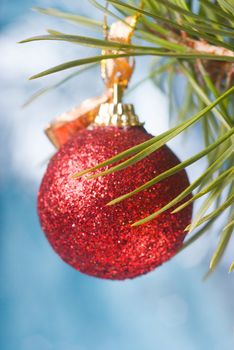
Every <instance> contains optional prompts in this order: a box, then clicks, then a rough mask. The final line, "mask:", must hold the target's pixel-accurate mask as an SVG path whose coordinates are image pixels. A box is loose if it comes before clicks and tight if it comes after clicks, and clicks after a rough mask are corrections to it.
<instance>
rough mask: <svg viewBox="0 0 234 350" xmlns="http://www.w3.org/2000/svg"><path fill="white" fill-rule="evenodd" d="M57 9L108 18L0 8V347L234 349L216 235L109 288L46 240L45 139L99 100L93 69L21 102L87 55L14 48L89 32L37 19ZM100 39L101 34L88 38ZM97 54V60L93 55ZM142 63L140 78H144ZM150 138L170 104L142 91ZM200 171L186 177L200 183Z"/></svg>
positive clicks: (79, 4) (79, 7)
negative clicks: (52, 70) (42, 196)
mask: <svg viewBox="0 0 234 350" xmlns="http://www.w3.org/2000/svg"><path fill="white" fill-rule="evenodd" d="M35 5H37V6H42V7H43V6H45V7H50V6H57V7H58V8H61V9H68V10H75V11H76V12H77V13H78V14H88V15H90V16H93V17H95V18H101V14H100V13H99V12H98V10H97V9H94V8H93V7H92V6H91V5H90V4H89V2H88V1H86V0H83V1H74V0H69V1H67V0H66V1H65V0H63V1H62V0H61V1H58V0H57V1H45V0H38V1H32V0H11V1H9V0H1V39H0V45H1V72H0V74H1V95H0V99H1V107H0V111H1V118H0V147H1V152H0V162H1V167H0V174H1V175H0V176H1V177H0V190H1V192H0V193H1V197H0V207H1V211H0V230H1V265H0V266H1V286H0V302H1V305H0V315H1V321H0V322H1V343H0V348H1V349H3V350H18V349H19V350H94V349H95V350H99V349H100V350H119V349H123V350H142V349H144V350H155V349H160V350H169V349H173V350H210V349H212V350H231V349H233V348H234V298H233V295H234V282H233V275H228V274H227V267H228V266H229V264H230V262H231V261H232V258H233V255H232V254H231V253H233V244H232V246H230V247H229V250H228V251H227V253H226V255H225V257H224V259H223V261H222V263H221V265H220V266H219V268H218V270H217V272H216V273H215V274H214V275H213V276H212V277H211V278H210V279H209V280H208V281H206V282H203V281H202V277H203V275H204V273H205V272H206V271H207V267H208V263H209V258H210V256H211V254H212V249H213V248H214V246H215V244H216V243H217V239H218V236H217V234H218V230H219V227H216V231H215V230H214V229H212V230H210V232H207V234H206V235H205V237H204V238H202V239H201V240H200V241H198V242H197V243H196V244H194V245H193V246H192V247H191V248H189V249H187V250H186V251H184V252H183V253H181V254H179V255H178V256H176V257H175V258H174V259H173V260H171V261H170V262H168V263H167V264H165V265H164V266H162V267H160V268H158V269H157V270H155V271H154V272H152V273H150V274H148V275H146V276H144V277H140V278H137V279H135V280H132V281H125V282H111V281H103V280H98V279H95V278H92V277H88V276H85V275H82V274H80V273H78V272H77V271H75V270H73V269H72V268H71V267H69V266H68V265H66V264H65V263H64V262H62V261H61V260H60V259H59V257H58V256H57V255H55V253H54V252H53V251H52V249H51V247H50V246H49V244H48V243H47V241H46V239H45V237H44V235H43V233H42V231H41V229H40V226H39V223H38V218H37V213H36V195H37V189H38V186H39V183H40V180H41V177H42V175H43V172H44V171H45V167H46V161H47V160H48V158H49V157H50V156H51V154H53V152H54V149H53V147H52V146H51V145H50V143H49V141H48V140H47V139H46V137H45V136H44V134H43V131H42V130H43V128H44V126H45V125H46V124H47V123H48V122H49V121H50V120H51V119H53V118H54V117H55V116H56V115H58V114H60V113H61V112H64V111H65V110H68V109H70V108H72V107H73V106H74V105H76V104H79V103H80V102H81V101H82V100H84V99H85V98H88V97H90V96H95V95H98V94H100V93H101V92H102V82H101V79H100V75H99V71H98V69H96V70H95V69H94V70H92V71H90V72H88V73H85V74H84V75H81V76H80V77H79V78H78V79H74V80H72V81H71V82H69V83H68V84H67V85H66V86H63V87H61V88H59V89H58V90H56V91H54V92H52V93H49V94H48V95H45V96H44V97H42V98H41V99H40V100H38V101H36V102H35V103H34V104H32V105H30V106H29V107H27V108H25V109H22V108H21V106H22V104H23V103H24V102H25V100H26V99H27V98H28V97H29V96H30V94H32V92H34V91H35V90H37V89H38V88H40V87H43V86H45V85H46V84H48V83H49V82H50V83H54V82H55V81H57V80H58V79H60V78H61V77H62V76H63V74H60V76H51V77H49V78H43V79H42V80H41V81H35V82H28V81H27V77H28V76H29V75H32V74H33V73H36V72H39V71H40V70H43V69H46V68H48V67H50V66H52V65H56V64H59V63H61V62H63V61H65V60H71V59H75V58H77V57H86V56H88V55H90V54H91V51H90V50H89V49H87V48H81V47H79V46H76V45H71V44H70V45H68V44H64V43H54V42H53V43H46V42H43V43H31V44H27V45H18V44H16V42H17V41H19V40H21V39H23V38H26V37H29V36H32V35H36V34H41V33H42V32H43V30H44V29H45V28H46V29H47V28H53V29H59V30H64V31H66V32H69V31H70V32H71V30H72V32H73V33H74V32H75V33H77V34H81V35H82V34H84V33H85V34H87V33H88V31H87V30H86V29H85V30H84V29H83V28H82V27H78V26H77V27H75V26H73V25H70V24H66V23H64V22H62V21H61V22H59V21H57V20H55V19H52V18H48V17H46V16H42V15H39V14H36V13H35V12H32V11H31V10H30V8H31V7H32V6H35ZM91 34H92V35H94V33H91ZM92 52H93V51H92ZM146 62H147V60H146V59H145V60H138V64H137V70H136V74H135V77H134V80H135V81H137V80H139V78H140V77H141V76H142V75H143V74H145V73H146V72H147V64H146ZM129 100H131V101H132V102H134V103H135V106H136V109H137V112H138V114H139V115H141V117H142V120H144V121H146V128H147V129H148V130H149V131H150V132H151V133H155V134H156V133H160V132H162V131H164V130H166V129H167V128H168V114H169V112H168V101H167V98H166V96H165V95H163V94H162V92H160V91H159V90H158V89H156V88H155V87H154V86H153V85H152V83H150V82H147V83H145V84H144V86H142V87H140V88H139V89H138V90H136V91H135V92H134V93H132V95H130V96H129ZM170 146H171V147H172V148H173V149H174V150H175V151H176V153H177V154H178V155H179V157H180V158H182V159H185V158H186V157H187V156H188V155H191V154H193V152H194V150H195V148H197V149H199V148H201V147H202V143H201V140H200V132H199V130H194V134H193V135H190V137H188V136H187V138H184V139H180V138H178V139H176V140H173V142H172V143H171V144H170ZM203 166H204V164H203V163H200V165H199V167H198V166H196V167H193V168H191V169H189V174H190V179H193V178H194V177H195V176H196V175H197V174H198V173H199V171H200V170H201V168H202V167H203Z"/></svg>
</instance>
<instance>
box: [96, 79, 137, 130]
mask: <svg viewBox="0 0 234 350" xmlns="http://www.w3.org/2000/svg"><path fill="white" fill-rule="evenodd" d="M121 100H122V88H121V86H120V85H118V84H114V87H113V102H112V103H103V104H101V106H100V109H99V112H98V115H97V116H96V118H95V120H94V124H93V125H95V126H117V127H124V126H142V125H143V124H144V123H140V121H139V118H138V116H137V115H136V113H135V110H134V107H133V105H132V104H123V103H122V102H121Z"/></svg>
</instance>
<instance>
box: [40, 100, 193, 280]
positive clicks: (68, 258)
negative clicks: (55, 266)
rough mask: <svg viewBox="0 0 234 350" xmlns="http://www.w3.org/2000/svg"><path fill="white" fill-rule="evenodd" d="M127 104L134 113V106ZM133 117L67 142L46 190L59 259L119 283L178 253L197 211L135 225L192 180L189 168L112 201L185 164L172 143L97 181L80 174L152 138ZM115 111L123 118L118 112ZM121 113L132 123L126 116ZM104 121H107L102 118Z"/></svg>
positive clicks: (44, 210)
mask: <svg viewBox="0 0 234 350" xmlns="http://www.w3.org/2000/svg"><path fill="white" fill-rule="evenodd" d="M121 106H122V107H124V106H127V107H126V108H128V111H130V110H131V108H130V107H129V105H121ZM110 107H111V109H112V112H113V104H108V105H107V106H106V107H105V106H104V107H103V106H102V107H101V110H102V109H103V108H104V109H105V110H106V108H108V109H109V111H110ZM115 107H116V105H114V109H115ZM116 108H117V107H116ZM118 108H119V107H118ZM129 108H130V109H129ZM123 109H125V108H123ZM131 112H132V111H131ZM130 114H131V116H130V119H131V121H130V119H128V121H127V124H130V126H123V125H121V126H94V127H93V128H92V129H84V130H82V131H80V132H78V133H77V134H76V135H75V136H74V137H73V138H72V139H71V140H70V141H68V142H67V143H66V144H65V145H64V146H62V147H61V148H60V150H59V151H58V152H57V153H56V154H55V156H54V157H53V158H52V159H51V161H50V163H49V166H48V169H47V171H46V174H45V176H44V178H43V181H42V184H41V187H40V190H39V195H38V213H39V217H40V222H41V226H42V228H43V230H44V232H45V234H46V237H47V238H48V240H49V242H50V244H51V245H52V247H53V249H54V250H55V251H56V252H57V253H58V254H59V256H60V257H61V258H62V259H63V260H64V261H65V262H66V263H68V264H69V265H71V266H73V267H74V268H75V269H77V270H79V271H80V272H83V273H86V274H88V275H92V276H96V277H100V278H106V279H113V280H123V279H126V278H134V277H136V276H140V275H142V274H145V273H147V272H149V271H151V270H153V269H155V268H156V267H157V266H159V265H161V264H162V263H163V262H165V261H167V260H168V259H170V258H171V257H172V256H173V255H175V253H176V252H177V251H178V249H179V248H180V247H181V245H182V243H183V240H184V237H185V231H184V229H185V227H186V226H187V225H188V224H189V223H190V222H191V215H192V207H191V206H187V207H186V208H185V209H183V210H182V211H179V212H178V213H176V214H172V213H171V209H170V210H168V211H166V212H164V213H162V214H160V215H159V216H157V217H156V218H155V219H153V220H151V221H149V222H148V223H146V224H143V225H141V226H136V227H132V226H131V224H133V223H134V222H136V221H138V220H140V219H143V218H145V217H146V216H148V215H149V214H151V213H153V212H155V211H157V210H158V209H160V208H162V207H163V206H164V205H166V204H167V203H168V202H169V201H171V200H172V199H173V198H175V197H176V196H177V195H178V194H179V193H181V192H182V191H183V190H184V189H185V188H186V187H187V186H188V185H189V182H188V178H187V175H186V172H185V171H181V172H179V173H177V174H175V175H173V176H171V177H168V178H167V179H165V180H163V181H161V182H159V183H157V184H156V185H154V186H152V187H150V188H148V189H147V190H144V191H142V192H139V193H137V194H135V195H134V196H132V197H130V198H128V199H125V200H123V201H122V202H119V203H118V204H115V205H112V206H107V203H109V202H110V201H111V200H113V199H115V198H117V197H119V196H121V195H123V194H126V193H128V192H130V191H133V190H134V189H136V188H137V187H139V186H141V185H142V184H143V183H145V182H147V181H149V180H150V179H152V178H153V177H155V176H157V175H158V174H160V173H162V172H164V171H165V170H167V169H169V168H171V167H173V166H175V165H177V164H179V160H178V158H177V157H176V156H175V154H174V153H173V152H172V151H171V150H170V149H169V148H168V147H167V146H163V147H161V148H160V149H158V150H157V151H156V152H154V153H151V154H150V155H149V156H148V157H146V158H144V159H143V160H141V161H139V162H137V163H135V164H134V165H132V166H129V167H128V168H125V169H123V170H121V171H119V172H115V173H111V174H108V175H106V176H103V177H97V178H93V179H87V176H86V175H84V176H82V177H80V178H77V179H74V178H72V175H74V174H75V173H77V172H80V171H82V170H85V169H87V168H90V167H94V166H95V165H97V164H99V163H100V162H103V161H105V160H106V159H108V158H110V157H112V156H114V155H116V154H118V153H119V152H122V151H124V150H126V149H128V148H130V147H133V146H135V145H137V144H139V143H142V142H144V141H147V140H149V139H150V138H152V136H151V135H149V134H148V133H147V132H146V131H145V129H144V128H143V127H141V126H131V125H132V124H133V125H134V124H137V123H134V122H132V120H133V118H132V117H133V115H132V114H133V113H130ZM130 114H129V115H130ZM104 115H105V117H106V114H105V113H104ZM109 116H110V115H109ZM111 116H112V117H113V116H114V120H115V123H116V114H114V113H111ZM123 116H124V118H123ZM121 118H122V121H123V120H124V124H126V113H122V114H121ZM117 119H118V118H117ZM97 121H99V124H101V123H100V115H99V117H98V118H97ZM102 121H103V119H102ZM109 121H110V120H109ZM112 122H113V118H112ZM109 124H110V123H109ZM112 124H113V123H112ZM117 124H118V125H119V122H118V123H117ZM122 124H123V123H122Z"/></svg>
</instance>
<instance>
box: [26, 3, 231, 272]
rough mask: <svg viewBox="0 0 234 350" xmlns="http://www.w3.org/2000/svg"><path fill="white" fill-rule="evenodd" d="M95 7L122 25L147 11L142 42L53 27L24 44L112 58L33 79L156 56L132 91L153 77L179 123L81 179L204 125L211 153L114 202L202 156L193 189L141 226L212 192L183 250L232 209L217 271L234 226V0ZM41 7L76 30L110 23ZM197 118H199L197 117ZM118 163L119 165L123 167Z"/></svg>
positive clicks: (83, 61)
mask: <svg viewBox="0 0 234 350" xmlns="http://www.w3.org/2000/svg"><path fill="white" fill-rule="evenodd" d="M90 3H91V4H92V6H94V7H95V8H96V9H97V10H98V11H100V12H102V14H103V13H106V14H108V16H110V17H112V18H113V19H114V20H116V19H117V20H122V21H123V22H125V17H126V16H132V15H134V14H135V13H136V12H138V13H140V14H141V16H140V18H139V21H138V25H137V27H136V31H135V35H134V43H133V44H129V45H127V44H125V45H124V44H119V43H116V42H113V41H108V40H101V39H100V38H95V37H87V36H79V35H76V33H75V35H74V34H64V33H61V32H59V31H54V30H49V31H48V34H47V35H40V36H36V37H33V38H29V39H26V40H23V41H22V42H30V41H44V40H50V41H60V42H69V43H70V44H71V45H74V44H75V45H85V46H89V47H93V48H95V49H97V48H99V49H105V50H106V51H107V52H108V54H106V55H104V56H103V55H96V54H95V55H94V56H92V57H88V58H76V59H74V60H72V61H69V62H64V63H62V64H60V65H58V66H55V67H52V68H50V69H47V70H45V71H43V72H41V73H38V74H35V75H34V76H32V77H31V79H36V78H40V77H43V76H46V75H49V74H53V73H57V72H60V71H63V70H67V69H70V68H77V67H80V66H83V65H84V67H85V69H87V67H92V66H93V65H95V64H96V63H99V62H101V61H102V60H104V59H113V58H118V57H130V56H135V57H138V56H143V57H144V56H151V57H153V58H154V59H153V60H152V64H151V66H150V68H149V74H148V75H147V76H146V77H142V79H141V80H140V81H139V82H137V83H136V84H135V85H134V86H132V88H130V90H129V92H131V91H132V90H134V89H136V88H138V87H140V86H141V84H143V83H144V81H146V80H147V79H151V81H152V82H153V83H154V84H155V85H157V86H158V87H160V88H161V89H162V90H163V91H167V93H168V96H169V98H170V106H171V108H170V109H171V115H173V114H175V115H176V116H177V115H178V117H177V119H176V120H177V124H176V126H175V127H173V128H171V129H170V130H168V131H166V132H165V133H163V134H161V135H158V136H156V137H154V138H152V139H151V140H149V141H146V142H144V143H142V144H140V145H137V146H135V147H132V148H130V149H128V150H126V151H124V152H121V153H120V154H118V155H116V156H114V157H112V158H111V159H108V160H106V161H105V162H102V163H101V164H99V165H97V166H96V167H93V168H91V169H87V170H85V171H82V172H81V173H79V174H75V175H74V177H78V176H83V175H85V174H87V173H90V172H91V174H90V175H91V176H90V177H97V176H105V175H106V174H109V173H112V172H114V171H121V170H122V169H124V168H125V167H127V166H130V165H132V164H135V163H136V162H138V161H140V160H142V159H143V158H144V157H146V156H148V155H149V154H150V153H152V152H154V151H155V150H157V149H158V148H159V147H161V146H162V145H164V144H165V143H166V142H168V141H169V140H171V139H173V138H174V137H176V136H177V135H179V134H181V133H184V132H185V131H186V132H189V130H190V128H192V127H193V126H194V125H195V124H196V123H199V124H200V127H201V128H202V131H203V135H204V149H203V150H202V151H201V152H198V153H197V154H195V155H194V156H192V157H190V158H189V159H187V160H185V161H184V162H182V163H181V164H179V165H178V166H176V167H174V168H171V169H169V170H167V171H166V172H164V173H163V174H160V175H159V176H157V177H156V178H154V179H151V181H149V182H148V183H146V184H142V186H140V187H139V188H136V189H135V190H134V191H133V192H131V193H126V194H125V195H123V196H121V197H119V198H116V199H114V200H113V201H111V202H110V203H109V205H114V204H116V203H118V202H120V201H122V200H125V199H127V198H129V197H130V196H132V195H134V194H135V193H138V192H140V191H142V190H143V189H145V188H148V187H150V186H152V185H154V184H155V183H157V182H158V181H162V180H163V179H165V178H166V177H168V176H171V175H173V174H174V173H175V172H177V171H180V170H181V169H184V168H185V167H187V166H189V165H190V164H194V163H196V162H198V161H199V159H201V157H206V158H207V167H206V168H205V169H204V171H203V172H202V173H201V174H200V175H199V176H198V178H197V179H195V181H194V182H193V183H192V184H191V185H190V186H188V187H187V188H186V189H185V190H184V191H183V192H182V193H180V194H179V195H178V196H177V197H176V198H174V199H173V200H172V201H171V202H170V203H167V204H166V205H165V206H164V207H163V208H161V209H160V210H158V211H157V212H155V213H152V214H151V215H149V216H148V217H147V218H144V219H143V220H140V221H138V222H137V223H134V225H140V224H143V223H145V222H147V221H149V220H151V219H153V218H154V217H156V216H157V215H160V214H161V213H162V212H164V211H166V210H170V209H171V210H173V212H177V211H179V210H182V209H183V208H184V207H185V206H186V205H188V204H189V203H191V202H192V201H197V200H198V199H199V198H203V196H204V195H205V194H207V195H208V197H207V198H206V199H205V200H203V202H202V204H201V206H200V208H199V209H198V211H197V213H196V215H195V217H194V219H193V222H192V223H191V225H190V227H188V228H187V229H189V230H193V229H195V230H196V232H195V234H193V236H192V237H191V238H189V239H188V240H187V241H186V242H185V243H184V246H183V248H182V250H183V249H185V248H186V247H188V246H190V245H191V244H193V242H194V241H196V240H197V239H199V238H200V237H201V236H202V235H204V234H205V233H206V232H207V230H208V229H210V227H212V225H214V223H215V222H216V220H217V218H219V217H220V215H222V213H223V212H224V211H225V210H230V215H229V218H228V220H227V222H226V223H224V227H223V230H222V233H221V234H220V241H219V244H218V246H217V248H216V250H215V252H214V254H213V256H212V259H211V263H210V270H211V271H213V270H214V269H215V268H216V266H217V265H218V263H219V261H220V259H221V258H222V256H223V254H224V252H225V249H226V247H227V245H228V243H229V241H230V239H231V232H232V231H233V228H234V222H233V203H234V198H233V181H234V175H233V162H234V154H233V151H234V147H233V144H234V136H233V132H234V116H233V108H234V99H233V92H234V87H233V79H234V45H233V43H234V30H233V25H234V11H233V8H232V6H231V5H230V4H231V1H230V0H218V2H216V1H215V2H211V1H208V0H200V1H198V2H196V8H197V11H196V12H195V11H193V8H194V3H195V0H194V1H193V0H192V1H187V0H177V1H171V0H154V1H152V0H145V1H144V3H145V7H144V9H142V8H140V7H139V6H137V5H136V2H135V1H133V0H132V1H131V0H130V1H120V0H109V1H108V3H109V4H110V6H109V8H108V9H106V8H105V7H104V6H102V5H101V4H100V3H99V1H96V0H90ZM36 10H37V11H38V12H40V13H42V14H45V15H49V16H54V17H57V18H60V19H62V20H65V21H69V22H71V23H73V24H74V25H77V24H79V25H82V26H89V27H90V28H92V29H95V30H99V31H101V29H102V22H99V21H96V20H93V19H91V18H88V17H87V18H86V17H82V16H78V15H76V14H73V13H69V12H66V11H61V10H57V9H51V8H49V9H41V8H37V9H36ZM125 23H126V22H125ZM155 57H156V58H157V59H155ZM158 58H160V59H158ZM80 72H82V70H79V71H75V72H74V73H72V74H70V75H68V76H67V78H65V79H64V80H62V81H61V82H58V83H55V84H52V86H49V87H47V88H45V89H43V90H41V91H39V93H37V94H36V95H34V96H33V99H34V98H36V97H37V96H39V95H41V94H42V93H44V92H46V91H50V90H51V89H53V88H56V87H58V86H60V85H61V84H63V83H65V82H66V81H68V80H69V79H71V78H73V77H75V76H78V74H80ZM178 75H183V77H184V78H185V79H186V88H185V91H184V92H181V93H184V98H182V99H181V100H182V102H181V103H180V102H179V103H178V101H177V100H176V92H175V90H174V89H173V85H174V82H175V79H176V78H177V77H178ZM191 114H194V115H193V116H192V117H191ZM116 162H119V163H118V164H115V163H116ZM107 165H108V166H109V165H111V166H110V167H109V168H108V169H107V170H104V171H101V172H97V170H98V169H101V170H102V168H103V167H105V166H107ZM93 172H94V173H93ZM193 191H195V193H194V196H193V198H192V199H189V200H187V201H185V202H184V203H183V204H181V200H183V199H185V198H186V197H187V195H188V194H190V193H192V192H193ZM209 211H210V212H209ZM207 212H208V214H207ZM233 269H234V262H233V263H232V264H231V266H230V268H229V271H230V272H231V271H233Z"/></svg>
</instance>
